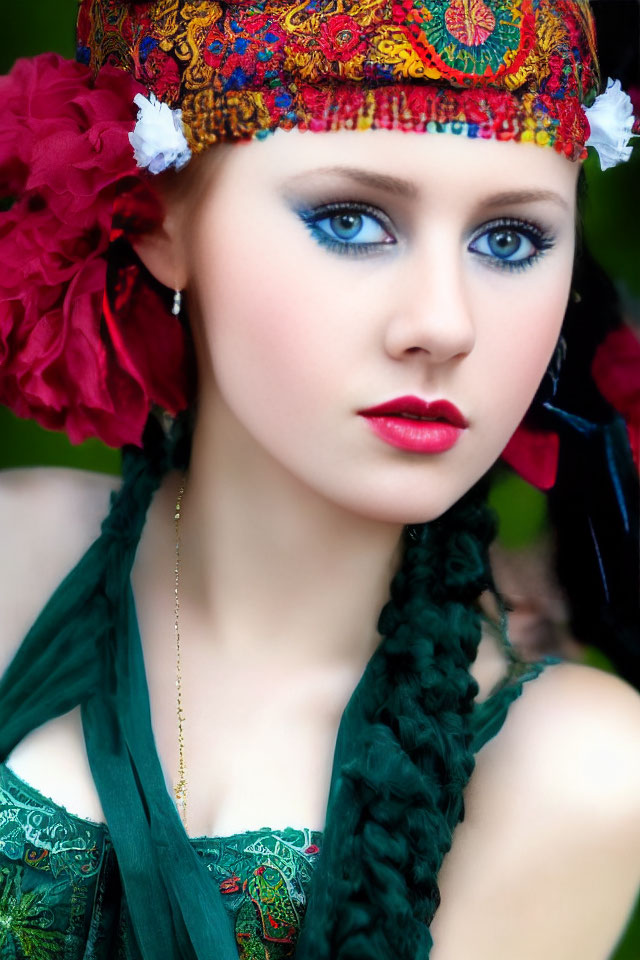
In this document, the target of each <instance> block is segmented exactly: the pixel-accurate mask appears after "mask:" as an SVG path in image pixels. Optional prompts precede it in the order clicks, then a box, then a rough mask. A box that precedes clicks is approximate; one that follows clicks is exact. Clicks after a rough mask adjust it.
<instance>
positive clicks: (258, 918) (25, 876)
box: [0, 764, 322, 960]
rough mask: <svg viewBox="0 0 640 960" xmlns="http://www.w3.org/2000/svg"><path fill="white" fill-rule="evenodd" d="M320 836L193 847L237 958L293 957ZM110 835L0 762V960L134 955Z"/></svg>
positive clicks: (259, 834)
mask: <svg viewBox="0 0 640 960" xmlns="http://www.w3.org/2000/svg"><path fill="white" fill-rule="evenodd" d="M321 838H322V834H321V833H320V832H318V831H312V830H306V829H305V830H298V829H294V828H292V827H286V828H285V829H284V830H271V829H267V828H264V829H262V830H252V831H247V832H245V833H241V834H234V835H232V836H228V837H215V838H207V837H201V838H197V839H193V840H191V843H192V845H193V847H194V848H195V850H196V851H197V853H198V855H199V856H200V857H202V859H203V860H204V862H205V863H206V866H207V870H208V871H209V874H210V876H211V883H212V884H216V885H217V887H218V890H219V891H220V893H221V894H222V898H223V902H224V905H225V907H226V908H227V910H228V912H229V915H230V918H231V922H232V925H233V930H234V934H235V939H236V943H237V945H238V955H239V957H240V960H285V958H287V957H293V955H294V952H295V945H296V940H297V937H298V933H299V930H300V925H301V923H302V920H303V917H304V913H305V909H306V901H307V893H308V889H309V884H310V881H311V874H312V871H313V867H314V864H315V862H316V860H317V859H318V854H319V852H320V846H321V842H322V840H321ZM136 956H137V953H136V951H135V946H134V944H133V943H132V941H131V938H130V937H129V936H128V928H127V917H126V909H125V908H124V904H123V900H122V891H121V886H120V879H119V875H118V868H117V863H116V860H115V856H114V851H113V847H112V845H111V842H110V839H109V832H108V829H107V827H106V826H105V825H104V824H97V823H92V822H91V821H88V820H83V819H82V818H80V817H76V816H73V815H72V814H69V813H67V811H66V810H65V809H64V808H63V807H60V806H57V805H55V804H53V803H52V802H51V801H50V800H47V799H46V798H45V797H43V796H42V795H41V794H40V793H38V792H37V791H36V790H34V789H33V788H32V787H30V786H29V785H28V784H26V783H24V782H23V781H22V780H20V779H19V778H18V777H17V776H16V775H15V774H14V773H13V771H11V770H10V769H9V768H8V767H7V766H6V765H5V764H0V957H2V958H3V960H4V958H9V957H11V958H16V960H22V958H29V960H81V958H85V957H86V958H89V957H91V958H95V960H98V958H99V960H119V958H125V957H126V958H129V957H136Z"/></svg>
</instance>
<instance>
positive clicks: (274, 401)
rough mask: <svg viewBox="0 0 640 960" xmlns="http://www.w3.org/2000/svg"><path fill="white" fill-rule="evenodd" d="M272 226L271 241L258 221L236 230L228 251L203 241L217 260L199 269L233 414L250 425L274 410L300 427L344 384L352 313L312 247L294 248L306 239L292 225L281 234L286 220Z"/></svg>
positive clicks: (202, 300)
mask: <svg viewBox="0 0 640 960" xmlns="http://www.w3.org/2000/svg"><path fill="white" fill-rule="evenodd" d="M267 219H268V220H270V223H271V224H272V226H271V228H270V230H269V232H268V233H267V232H266V231H264V230H260V229H256V226H255V224H256V218H255V216H254V215H252V217H251V221H250V222H249V221H247V223H246V225H245V226H244V228H243V227H242V225H240V224H238V222H237V221H236V223H235V224H234V229H233V230H230V231H228V232H227V242H226V243H225V244H224V245H223V244H221V243H220V241H219V240H217V239H216V236H215V235H214V231H211V232H210V237H209V238H208V239H209V241H210V242H209V243H206V242H205V243H203V242H202V239H201V241H200V243H199V249H200V250H202V249H206V250H207V251H208V254H207V256H206V258H201V259H200V262H198V263H196V264H195V267H196V277H197V280H196V282H197V288H198V301H199V304H200V311H201V314H202V318H203V326H204V332H205V338H206V351H207V354H208V357H209V361H210V364H211V369H212V372H213V377H214V380H215V383H216V386H217V389H218V391H219V392H220V394H221V395H222V396H223V397H224V398H225V400H226V401H227V404H228V405H230V406H231V407H232V408H233V409H234V411H235V413H236V414H237V415H239V416H241V417H242V418H243V419H245V420H247V418H248V421H251V420H252V418H253V416H254V413H255V411H256V410H258V409H261V410H264V409H265V407H268V409H269V410H270V411H271V412H272V413H273V414H274V415H277V416H278V418H279V422H280V423H282V422H283V420H284V422H285V423H289V425H290V426H293V422H294V419H295V412H296V410H298V411H299V410H300V409H301V406H305V407H306V408H307V409H309V407H310V406H315V407H316V408H319V407H321V405H322V404H325V403H326V392H327V391H328V390H330V388H331V384H332V383H335V379H336V378H339V377H340V375H341V370H342V366H341V365H342V364H343V363H345V364H346V352H345V351H344V349H343V343H344V333H345V331H346V330H347V324H346V320H347V315H348V314H349V312H350V310H351V306H350V304H348V303H345V301H344V298H342V299H341V298H340V297H339V296H338V294H337V292H336V291H337V289H338V287H337V286H336V285H334V284H331V283H324V284H323V283H320V282H319V280H318V276H319V273H318V270H317V269H316V266H314V264H315V257H314V256H313V255H312V256H310V255H309V248H308V245H305V244H304V243H293V242H292V235H293V237H294V238H295V239H296V240H298V232H297V231H296V230H295V229H294V230H293V231H292V229H291V224H290V223H287V224H285V225H283V227H282V229H280V228H279V227H278V221H277V217H271V218H267ZM217 222H218V223H220V222H223V221H222V220H221V219H217ZM274 223H275V224H276V225H275V227H274V226H273V224H274ZM216 233H217V231H216ZM302 239H303V240H306V238H305V237H302ZM266 250H269V251H278V255H273V254H272V255H269V256H265V251H266Z"/></svg>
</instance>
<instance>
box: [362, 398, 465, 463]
mask: <svg viewBox="0 0 640 960" xmlns="http://www.w3.org/2000/svg"><path fill="white" fill-rule="evenodd" d="M358 413H359V415H360V416H361V417H365V418H366V420H367V421H368V422H369V423H370V424H371V428H372V430H373V431H374V432H375V433H377V435H378V436H379V437H380V439H381V440H384V441H385V443H389V444H390V445H391V446H392V447H398V448H399V449H400V450H410V451H412V452H414V453H444V451H445V450H450V449H451V447H453V446H454V444H455V443H457V441H458V438H459V437H460V435H461V433H462V431H463V430H464V429H465V428H466V427H468V426H469V424H468V423H467V421H466V420H465V418H464V417H463V415H462V414H461V413H460V411H459V410H458V408H457V407H456V406H454V405H453V404H452V403H449V401H448V400H433V401H432V402H431V403H427V402H426V401H425V400H420V398H419V397H411V396H409V397H397V398H396V399H395V400H389V402H388V403H381V404H380V405H379V406H377V407H369V408H368V409H367V410H359V411H358Z"/></svg>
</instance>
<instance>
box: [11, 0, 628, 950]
mask: <svg viewBox="0 0 640 960" xmlns="http://www.w3.org/2000/svg"><path fill="white" fill-rule="evenodd" d="M3 7H4V9H3V14H2V21H3V32H2V38H1V39H0V72H1V73H5V72H7V71H8V70H9V69H10V68H11V65H12V63H13V61H14V60H15V59H16V58H17V57H20V56H32V55H35V54H37V53H40V52H42V51H45V50H54V51H57V52H59V53H61V54H63V55H65V56H67V57H73V55H74V29H75V16H76V9H77V0H29V2H28V3H26V2H22V3H12V4H4V5H3ZM593 7H594V10H595V13H596V17H597V20H598V31H599V38H600V55H601V60H602V65H603V73H604V75H605V76H609V75H610V76H613V77H614V78H615V77H619V78H620V79H621V80H622V82H623V85H624V86H625V88H626V89H628V88H629V87H630V86H632V85H640V78H639V76H638V56H639V45H640V22H639V20H638V14H637V11H638V3H637V0H596V2H595V3H594V4H593ZM634 31H635V33H634ZM587 176H588V181H589V195H590V199H589V203H588V207H587V211H586V222H585V236H586V240H587V243H588V245H589V248H590V249H591V252H592V253H593V254H594V255H595V257H596V259H598V260H599V261H600V263H601V264H602V265H603V266H604V267H605V269H606V270H607V271H608V272H609V274H610V275H611V276H612V277H613V279H614V280H615V281H616V282H617V284H618V286H619V288H620V290H621V292H622V295H623V300H624V302H625V305H626V308H627V313H628V316H629V319H630V320H631V321H632V322H634V321H638V320H639V319H640V268H639V262H640V261H639V248H640V244H639V242H638V229H639V228H638V225H639V224H640V150H637V151H636V156H635V158H634V159H633V161H632V162H631V163H629V164H626V165H622V166H621V167H618V168H617V169H616V170H614V171H610V172H609V173H608V175H607V176H606V177H601V176H600V174H599V169H598V165H597V162H595V163H594V162H592V161H591V160H590V161H589V162H588V164H587ZM0 438H1V441H2V442H0V469H2V468H6V467H14V466H25V465H38V464H49V465H60V466H73V467H78V468H83V469H88V470H97V471H102V472H105V473H113V474H118V473H119V472H120V452H119V451H118V450H111V449H109V448H108V447H106V446H104V445H103V444H102V443H100V442H99V441H98V440H89V441H87V442H85V443H82V444H80V445H77V446H73V445H72V444H71V443H70V442H69V441H68V439H67V438H66V436H65V435H63V434H60V433H53V432H50V431H46V430H43V429H42V428H40V427H39V426H38V425H37V424H35V423H33V422H31V421H24V420H19V419H18V418H17V417H15V416H13V414H12V413H10V411H8V410H7V409H5V408H3V407H0ZM491 501H492V504H493V505H494V507H495V508H496V509H497V511H498V514H499V516H500V540H501V542H502V544H503V546H504V547H505V548H506V549H519V548H521V547H523V546H524V545H526V544H531V543H534V542H535V541H536V540H537V539H538V538H539V537H540V536H542V535H543V534H544V531H545V528H546V523H547V520H546V500H545V497H544V495H543V494H541V493H539V492H538V491H537V490H534V489H533V488H532V487H530V486H529V485H528V484H526V483H524V482H523V481H522V480H520V479H519V478H518V477H516V476H515V475H513V474H512V473H508V472H506V471H500V470H498V471H497V473H496V476H495V481H494V486H493V491H492V495H491ZM585 660H586V662H591V663H593V664H594V665H596V666H600V667H602V668H604V669H608V668H609V664H608V663H607V661H606V658H604V657H603V656H602V655H601V654H598V653H597V652H596V651H593V650H587V652H586V655H585ZM514 960H515V958H514ZM603 960H605V958H603ZM612 960H640V910H637V911H636V914H635V918H634V920H633V921H632V923H631V925H630V927H629V930H628V932H627V935H626V937H625V938H624V940H623V942H622V943H621V944H620V945H619V948H618V950H617V951H616V953H615V957H614V958H612Z"/></svg>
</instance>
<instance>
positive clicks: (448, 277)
mask: <svg viewBox="0 0 640 960" xmlns="http://www.w3.org/2000/svg"><path fill="white" fill-rule="evenodd" d="M405 268H406V269H405V270H404V271H403V274H404V275H403V277H402V278H401V280H400V284H399V289H398V290H397V291H396V296H395V297H394V302H393V307H392V310H391V313H390V315H389V320H388V322H387V325H386V330H385V349H386V351H387V353H388V354H389V356H391V357H393V358H394V359H402V358H404V357H406V356H407V355H409V354H417V353H423V354H425V355H428V357H429V359H430V360H431V361H432V362H434V363H446V362H447V361H448V360H451V359H453V358H458V357H463V356H465V355H466V354H468V353H469V352H470V351H471V350H472V349H473V346H474V344H475V339H476V331H475V325H474V319H473V311H472V304H471V302H470V297H469V291H468V289H467V284H465V278H464V275H463V267H462V262H461V260H460V258H459V257H458V256H456V255H455V253H454V252H453V250H451V254H450V255H449V254H447V255H446V256H443V255H442V250H440V251H439V253H438V254H437V255H436V254H435V253H432V255H430V256H429V255H428V254H427V255H424V256H422V257H420V258H418V257H416V258H415V259H414V260H413V262H408V263H406V264H405Z"/></svg>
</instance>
